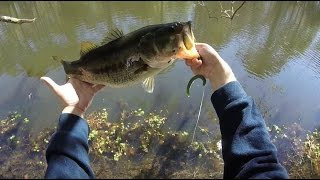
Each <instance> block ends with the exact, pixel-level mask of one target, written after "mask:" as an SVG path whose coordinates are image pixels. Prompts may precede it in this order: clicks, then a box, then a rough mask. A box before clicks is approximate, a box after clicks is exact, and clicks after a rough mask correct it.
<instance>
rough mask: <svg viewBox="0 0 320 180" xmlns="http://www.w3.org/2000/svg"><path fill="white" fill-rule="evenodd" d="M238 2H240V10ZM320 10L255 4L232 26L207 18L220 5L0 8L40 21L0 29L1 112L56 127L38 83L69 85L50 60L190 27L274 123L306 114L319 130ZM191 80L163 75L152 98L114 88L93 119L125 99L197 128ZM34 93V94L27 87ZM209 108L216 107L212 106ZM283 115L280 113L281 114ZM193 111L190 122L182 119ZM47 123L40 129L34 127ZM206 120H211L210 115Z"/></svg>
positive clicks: (48, 97) (180, 73) (136, 89)
mask: <svg viewBox="0 0 320 180" xmlns="http://www.w3.org/2000/svg"><path fill="white" fill-rule="evenodd" d="M240 3H241V2H235V3H234V6H235V7H238V6H239V5H240ZM318 4H319V2H247V3H246V4H245V6H244V7H243V8H242V9H241V10H240V11H239V16H238V17H236V18H235V19H234V20H233V21H232V22H230V20H229V19H220V18H218V20H217V19H215V18H209V15H211V16H217V17H218V16H219V13H220V5H219V3H218V2H205V6H206V7H204V6H201V5H199V3H197V2H169V1H166V2H164V1H161V2H38V1H36V2H0V11H1V12H2V13H3V14H6V15H10V16H15V17H25V18H33V17H35V18H37V20H36V21H35V22H34V23H31V24H22V25H15V24H6V23H1V24H0V48H1V53H0V63H1V67H0V73H1V75H2V76H1V78H0V83H1V87H0V90H1V92H3V95H1V96H3V97H2V98H1V99H2V100H3V101H2V102H1V104H0V107H1V114H3V115H4V114H6V112H7V111H8V110H9V109H10V108H16V109H21V110H23V111H25V112H26V113H28V114H30V116H31V117H32V118H31V119H34V120H33V121H34V124H35V126H39V127H38V128H43V127H46V126H50V125H52V124H54V122H55V117H52V118H49V119H47V120H46V121H43V120H42V119H43V118H45V117H42V116H41V115H39V114H38V113H35V112H36V110H37V109H43V110H44V111H46V112H47V113H49V114H55V113H59V110H60V109H59V106H58V105H57V104H55V103H52V102H56V100H55V97H54V96H53V94H51V92H49V91H48V89H46V87H45V86H43V85H41V84H39V83H38V81H37V79H38V78H39V77H41V76H43V75H48V76H50V77H52V78H53V79H54V80H56V81H58V82H59V83H60V84H61V83H63V82H64V72H63V70H62V68H61V65H60V63H59V62H56V61H53V60H52V59H51V56H53V55H57V56H60V57H62V58H64V59H66V60H76V59H78V58H79V51H80V43H81V41H92V42H94V43H97V44H99V43H100V42H101V40H102V39H103V38H104V37H105V36H106V34H107V33H108V31H110V30H111V29H113V28H119V29H122V30H123V31H124V32H125V33H128V32H131V31H133V30H135V29H138V28H140V27H142V26H146V25H149V24H156V23H165V22H171V21H187V20H192V21H193V27H194V34H195V36H196V39H197V40H198V41H201V42H207V43H209V44H211V45H213V46H214V48H216V49H217V51H218V52H219V53H221V55H222V57H223V58H225V59H226V61H227V62H228V63H229V64H230V65H231V66H232V68H233V70H234V71H235V73H236V75H237V77H238V79H239V81H240V82H241V83H242V84H243V85H244V87H245V89H246V90H247V92H248V93H249V94H250V95H252V96H253V97H254V98H255V99H260V100H261V99H262V100H261V104H263V105H261V107H262V106H264V107H266V109H268V111H269V112H270V113H271V114H273V115H272V116H270V118H267V119H266V120H267V121H272V122H278V121H276V120H277V119H282V120H281V122H292V121H295V120H296V118H293V117H292V116H294V117H296V116H301V117H302V119H304V120H302V121H303V122H304V124H309V123H310V124H309V125H306V126H308V127H313V126H314V124H315V123H314V122H315V119H316V117H314V116H313V115H314V113H315V110H310V107H313V106H314V105H315V104H317V102H318V100H319V96H318V95H314V96H311V95H312V94H317V93H316V91H315V89H317V88H319V85H318V84H319V83H317V81H318V80H319V76H320V75H319V74H320V71H319V66H320V65H319V64H320V63H319V59H320V56H319V51H320V48H319V47H320V46H319V44H320V40H319V35H320V34H319V31H318V29H319V26H320V19H319V18H318V14H319V13H320V8H319V6H318ZM222 5H223V7H225V8H226V7H228V6H229V5H230V2H222ZM206 8H207V9H208V10H209V12H208V11H207V10H206ZM208 13H210V14H208ZM297 72H298V73H297ZM191 76H192V73H191V71H190V70H188V69H186V68H185V65H184V63H183V62H182V61H181V62H178V63H176V64H175V65H174V66H173V67H172V69H170V70H168V71H166V72H165V73H162V74H160V75H158V76H157V77H156V88H155V92H154V94H147V95H146V94H145V93H144V92H142V91H141V85H139V84H138V85H135V86H132V87H128V88H123V89H117V90H115V89H112V88H108V89H105V90H104V91H103V92H101V94H99V95H98V96H97V100H96V101H94V103H93V105H92V108H91V109H90V111H93V110H95V109H97V108H101V107H108V108H109V109H111V110H112V113H111V116H113V117H114V119H116V117H117V116H119V114H118V112H119V111H120V110H119V99H122V100H123V101H125V102H126V103H128V106H130V108H137V107H143V108H145V109H147V110H149V111H152V110H154V109H161V108H164V109H167V110H168V112H169V117H170V118H172V119H174V120H175V121H174V123H173V124H172V127H175V128H178V129H179V128H185V129H188V128H192V126H193V116H192V115H190V114H195V113H196V112H197V110H198V100H199V98H200V97H198V96H196V95H198V94H201V86H200V84H198V85H196V86H195V89H194V90H192V93H193V94H195V95H194V96H192V97H191V98H186V96H185V94H184V92H185V88H184V86H182V85H183V84H186V83H187V82H188V80H189V78H190V77H191ZM35 82H37V83H36V84H35ZM177 82H179V83H177ZM180 83H181V84H180ZM299 84H303V86H302V85H300V86H299ZM31 86H32V87H33V88H27V87H31ZM8 87H12V88H8ZM23 87H25V88H23ZM274 87H276V88H274ZM12 89H13V90H12ZM278 89H280V90H278ZM292 89H299V91H294V90H292ZM30 93H32V94H33V95H34V97H38V98H37V99H34V100H33V101H32V102H33V103H31V104H32V105H30V103H27V101H26V100H25V99H26V98H27V96H28V95H29V94H30ZM306 94H308V95H306ZM210 95H211V92H210V88H209V87H206V98H207V99H209V98H210ZM295 103H297V104H303V106H301V107H300V110H301V111H302V109H303V113H301V114H299V115H294V113H291V112H290V111H289V110H287V109H290V108H297V107H293V104H295ZM205 108H207V109H208V110H209V109H211V108H212V107H211V104H210V103H209V104H208V105H207V107H205ZM276 109H278V110H279V109H280V110H279V112H281V114H280V115H277V112H278V111H276ZM298 109H299V108H298ZM211 110H212V109H211ZM186 112H188V113H189V117H187V116H186V115H185V114H184V115H181V114H183V113H186ZM177 113H178V114H177ZM188 113H187V114H188ZM208 116H209V115H208ZM278 116H279V117H278ZM40 121H41V122H42V123H36V122H40ZM201 121H203V122H206V121H208V119H207V116H206V115H204V116H203V117H202V119H201V120H200V122H201ZM185 122H187V123H186V124H185V125H184V126H183V127H182V126H181V124H184V123H185ZM311 122H312V123H311ZM35 128H36V127H35Z"/></svg>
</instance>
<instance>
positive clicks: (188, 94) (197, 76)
mask: <svg viewBox="0 0 320 180" xmlns="http://www.w3.org/2000/svg"><path fill="white" fill-rule="evenodd" d="M196 79H202V82H203V89H202V98H201V103H200V108H199V113H198V119H197V122H196V126H195V127H194V130H193V135H192V141H191V143H193V140H194V135H195V133H196V129H197V126H198V122H199V119H200V113H201V108H202V102H203V97H204V90H205V85H206V82H207V81H206V78H205V77H204V76H203V75H200V74H198V75H195V76H193V77H192V78H191V79H190V80H189V82H188V85H187V92H186V94H187V96H188V97H190V88H191V85H192V83H193V82H194V81H195V80H196Z"/></svg>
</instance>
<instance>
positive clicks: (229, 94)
mask: <svg viewBox="0 0 320 180" xmlns="http://www.w3.org/2000/svg"><path fill="white" fill-rule="evenodd" d="M211 101H212V104H213V106H214V108H215V110H216V113H217V115H218V117H219V122H220V130H221V136H222V137H221V138H222V155H223V159H224V175H223V176H224V178H228V179H229V178H246V179H247V178H281V179H288V178H289V177H288V173H287V171H286V169H285V168H284V167H283V166H281V164H280V163H279V161H278V158H277V149H276V147H275V146H274V145H273V144H272V142H271V140H270V137H269V134H268V132H267V128H266V125H265V122H264V120H263V118H262V116H261V114H260V112H259V110H258V109H257V107H256V105H255V103H254V100H253V99H252V98H251V97H250V96H248V95H247V94H246V92H245V91H244V90H243V88H242V86H241V85H240V83H239V82H237V81H234V82H230V83H228V84H226V85H225V86H223V87H222V88H220V89H218V90H217V91H215V92H214V93H213V94H212V96H211Z"/></svg>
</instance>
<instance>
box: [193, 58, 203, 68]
mask: <svg viewBox="0 0 320 180" xmlns="http://www.w3.org/2000/svg"><path fill="white" fill-rule="evenodd" d="M201 65H202V60H199V59H193V60H192V66H193V67H200V66H201Z"/></svg>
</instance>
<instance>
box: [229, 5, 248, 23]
mask: <svg viewBox="0 0 320 180" xmlns="http://www.w3.org/2000/svg"><path fill="white" fill-rule="evenodd" d="M244 3H246V1H243V3H242V4H241V5H240V6H239V7H238V9H236V10H235V11H234V13H233V15H232V16H231V20H232V19H233V17H234V15H235V14H236V13H237V11H239V9H240V8H241V7H242V6H243V5H244ZM232 8H233V7H232Z"/></svg>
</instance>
